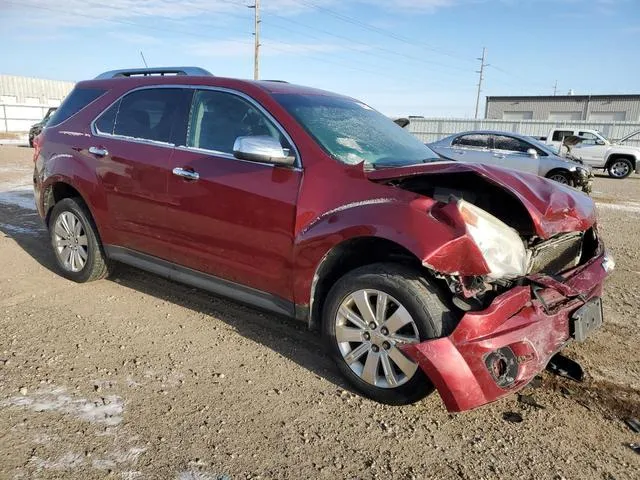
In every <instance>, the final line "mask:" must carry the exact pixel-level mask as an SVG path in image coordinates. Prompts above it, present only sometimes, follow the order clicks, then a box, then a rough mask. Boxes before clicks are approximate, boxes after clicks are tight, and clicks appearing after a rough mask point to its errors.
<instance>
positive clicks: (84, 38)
mask: <svg viewBox="0 0 640 480" xmlns="http://www.w3.org/2000/svg"><path fill="white" fill-rule="evenodd" d="M253 1H254V0H188V1H171V0H88V1H83V0H64V1H52V0H0V41H1V42H2V45H3V49H2V54H1V56H0V59H1V62H0V73H2V74H11V75H26V76H34V77H42V78H52V79H60V80H82V79H86V78H91V77H94V76H96V75H97V74H98V73H100V72H102V71H105V70H110V69H114V68H123V67H140V66H142V60H141V58H140V53H139V52H140V50H142V51H143V52H144V55H145V57H146V59H147V62H148V63H149V64H150V65H153V66H159V65H198V66H202V67H204V68H207V69H208V70H210V71H211V72H213V73H214V74H216V75H220V76H231V77H242V78H251V77H252V76H253V37H252V31H253V10H251V9H249V8H247V7H246V5H248V4H251V3H253ZM261 4H262V13H263V22H262V44H263V45H262V48H261V77H262V78H267V79H285V80H288V81H290V82H294V83H300V84H305V85H311V86H315V87H319V88H324V89H328V90H333V91H336V92H340V93H344V94H347V95H351V96H354V97H357V98H359V99H361V100H363V101H365V102H367V103H369V104H370V105H371V106H373V107H374V108H377V109H378V110H380V111H382V112H383V113H386V114H388V115H410V114H413V115H425V116H445V117H470V116H472V115H473V112H474V107H475V95H476V91H475V89H476V84H477V81H478V75H477V73H475V72H476V70H477V69H478V67H479V61H478V60H477V59H476V58H477V57H479V56H480V54H481V53H482V47H483V46H484V47H486V48H487V62H488V63H489V64H490V65H491V66H489V67H487V69H486V75H485V82H484V86H483V96H484V95H537V94H547V95H549V94H552V93H553V85H554V83H555V82H556V80H557V82H558V93H567V91H568V90H569V89H573V90H574V91H575V93H577V94H596V93H640V88H639V82H640V80H639V79H640V48H638V45H640V1H639V0H583V1H579V0H358V1H351V0H348V1H347V0H342V1H339V0H261Z"/></svg>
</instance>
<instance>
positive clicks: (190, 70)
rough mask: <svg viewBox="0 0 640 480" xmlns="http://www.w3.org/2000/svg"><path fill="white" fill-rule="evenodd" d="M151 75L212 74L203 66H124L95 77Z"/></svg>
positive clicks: (102, 78)
mask: <svg viewBox="0 0 640 480" xmlns="http://www.w3.org/2000/svg"><path fill="white" fill-rule="evenodd" d="M152 75H159V76H165V75H186V76H189V77H193V76H204V77H213V74H212V73H211V72H209V71H207V70H205V69H204V68H200V67H156V68H125V69H122V70H110V71H108V72H104V73H101V74H100V75H98V76H97V77H96V78H95V79H96V80H105V79H107V78H119V77H149V76H152Z"/></svg>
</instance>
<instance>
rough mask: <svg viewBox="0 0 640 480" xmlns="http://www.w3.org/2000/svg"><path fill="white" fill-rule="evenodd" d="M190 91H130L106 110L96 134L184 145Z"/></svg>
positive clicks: (98, 120)
mask: <svg viewBox="0 0 640 480" xmlns="http://www.w3.org/2000/svg"><path fill="white" fill-rule="evenodd" d="M190 98H191V90H188V89H183V88H148V89H143V90H137V91H134V92H131V93H129V94H127V95H125V96H124V97H122V98H121V99H120V100H118V101H117V102H116V103H114V104H113V105H112V106H111V107H109V108H108V109H107V110H105V111H104V112H103V113H102V115H100V117H98V119H97V120H96V122H95V130H96V133H98V134H101V135H115V136H119V137H127V138H131V139H138V140H151V141H154V142H162V143H169V144H174V143H180V144H184V140H185V137H186V128H187V113H188V109H189V104H190Z"/></svg>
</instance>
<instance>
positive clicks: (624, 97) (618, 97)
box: [487, 93, 640, 102]
mask: <svg viewBox="0 0 640 480" xmlns="http://www.w3.org/2000/svg"><path fill="white" fill-rule="evenodd" d="M587 99H591V100H611V99H616V100H640V93H628V94H618V93H614V94H610V95H523V96H487V101H492V100H493V101H495V100H503V101H516V102H517V101H520V102H522V101H532V100H534V101H535V100H545V101H548V100H556V101H557V100H561V101H562V100H565V101H567V100H575V101H579V100H587Z"/></svg>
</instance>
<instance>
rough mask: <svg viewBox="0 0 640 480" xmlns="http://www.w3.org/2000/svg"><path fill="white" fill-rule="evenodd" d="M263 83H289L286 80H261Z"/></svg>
mask: <svg viewBox="0 0 640 480" xmlns="http://www.w3.org/2000/svg"><path fill="white" fill-rule="evenodd" d="M263 82H275V83H289V82H287V81H286V80H263Z"/></svg>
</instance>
